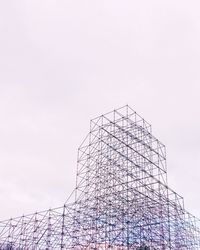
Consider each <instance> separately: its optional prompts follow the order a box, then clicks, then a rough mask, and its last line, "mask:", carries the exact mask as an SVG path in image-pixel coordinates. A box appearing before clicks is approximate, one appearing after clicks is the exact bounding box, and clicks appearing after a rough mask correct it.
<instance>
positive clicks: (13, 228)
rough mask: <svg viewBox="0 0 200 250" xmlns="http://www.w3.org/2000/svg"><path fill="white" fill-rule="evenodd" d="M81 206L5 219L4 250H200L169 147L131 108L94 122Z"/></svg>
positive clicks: (84, 154)
mask: <svg viewBox="0 0 200 250" xmlns="http://www.w3.org/2000/svg"><path fill="white" fill-rule="evenodd" d="M73 196H74V202H73V203H68V202H66V203H65V204H64V206H62V207H59V208H55V209H50V210H47V211H44V212H37V213H34V214H30V215H27V216H22V217H18V218H12V219H10V220H6V221H1V222H0V250H14V249H15V250H47V249H48V250H57V249H74V250H83V249H88V250H89V249H96V250H97V249H102V250H104V249H116V250H124V249H134V250H157V249H158V250H167V249H173V250H187V249H191V250H196V249H200V222H199V220H198V219H197V218H196V217H194V216H193V215H191V214H190V213H188V212H187V211H186V210H185V207H184V201H183V198H182V197H181V196H180V195H178V194H177V193H176V192H174V191H173V190H172V189H170V188H169V187H168V185H167V169H166V152H165V146H164V145H163V144H162V143H161V142H160V141H159V140H158V139H156V138H155V137H154V136H153V134H152V129H151V126H150V124H149V123H147V122H146V121H145V120H144V119H143V118H142V117H140V116H139V115H138V114H137V113H136V112H135V111H134V110H132V109H131V108H130V107H129V106H124V107H122V108H120V109H117V110H114V111H112V112H110V113H107V114H105V115H102V116H99V117H97V118H95V119H93V120H91V123H90V132H89V134H88V135H87V137H86V139H85V140H84V142H83V143H82V145H81V146H80V147H79V150H78V164H77V175H76V187H75V189H74V191H73Z"/></svg>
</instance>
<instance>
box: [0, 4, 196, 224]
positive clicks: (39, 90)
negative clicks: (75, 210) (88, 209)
mask: <svg viewBox="0 0 200 250" xmlns="http://www.w3.org/2000/svg"><path fill="white" fill-rule="evenodd" d="M199 10H200V2H199V0H196V1H193V0H190V1H188V0H187V1H185V0H175V1H174V0H167V1H162V0H157V1H155V0H152V1H149V0H147V1H143V0H141V1H138V0H137V1H136V0H127V1H122V0H121V1H119V0H101V1H96V0H90V1H87V0H85V1H83V0H46V1H45V0H17V1H16V0H6V1H3V0H2V1H0V31H1V33H0V35H1V36H0V219H4V218H9V217H11V216H17V215H22V214H26V213H30V212H34V211H36V210H38V211H39V210H43V209H47V208H49V207H55V206H60V205H62V204H63V203H64V202H65V200H66V199H67V197H68V195H69V194H70V193H71V191H72V190H73V188H74V185H75V171H76V157H77V148H78V146H79V144H80V143H81V142H82V140H83V139H84V137H85V136H86V134H87V132H88V131H89V120H90V119H91V118H93V117H96V116H98V115H100V114H102V113H105V112H107V111H110V110H112V109H114V108H118V107H120V106H123V105H125V104H129V105H130V106H131V107H132V108H133V109H134V110H136V111H137V112H138V113H139V114H140V115H141V116H143V117H144V118H145V119H146V120H147V121H148V122H150V123H151V124H152V127H153V132H154V135H155V136H157V137H158V138H159V139H160V140H161V141H162V142H163V143H164V144H165V145H166V146H167V157H168V180H169V184H170V186H171V187H172V188H173V189H175V190H176V191H177V192H178V193H180V194H181V195H183V196H184V197H185V206H186V208H188V210H190V211H191V212H192V213H194V214H195V215H197V216H199V217H200V200H199V190H200V154H199V152H200V108H199V106H200V14H199Z"/></svg>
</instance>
